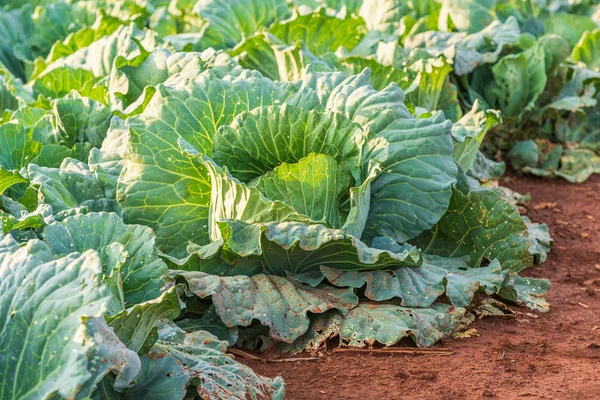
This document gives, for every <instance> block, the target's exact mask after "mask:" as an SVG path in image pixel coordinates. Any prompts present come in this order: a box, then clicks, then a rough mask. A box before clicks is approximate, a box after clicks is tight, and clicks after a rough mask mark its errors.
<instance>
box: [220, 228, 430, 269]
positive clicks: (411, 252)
mask: <svg viewBox="0 0 600 400" xmlns="http://www.w3.org/2000/svg"><path fill="white" fill-rule="evenodd" d="M219 228H220V229H221V233H222V236H223V241H224V246H225V249H226V250H227V251H228V252H233V253H234V254H235V255H236V257H251V258H253V259H257V260H259V261H260V262H261V263H262V265H263V268H264V269H265V270H266V271H267V272H268V273H269V274H276V275H283V274H285V273H291V274H303V273H306V272H311V271H318V270H319V268H320V267H321V266H328V267H331V268H336V269H340V270H344V271H352V270H368V269H380V268H385V267H389V268H392V267H396V266H417V265H420V264H421V261H422V260H421V255H420V253H419V251H418V250H417V249H416V248H414V247H412V246H410V245H402V246H400V245H397V244H395V243H393V242H392V241H391V239H389V238H380V239H377V240H374V241H373V246H374V247H369V246H367V245H366V244H365V243H363V242H361V241H360V240H359V239H357V238H355V237H354V236H352V235H348V234H346V233H344V232H343V231H341V230H339V229H331V228H326V227H325V226H323V225H307V224H305V223H301V222H282V223H281V222H271V223H266V224H249V223H246V222H242V221H234V220H225V221H222V222H219Z"/></svg>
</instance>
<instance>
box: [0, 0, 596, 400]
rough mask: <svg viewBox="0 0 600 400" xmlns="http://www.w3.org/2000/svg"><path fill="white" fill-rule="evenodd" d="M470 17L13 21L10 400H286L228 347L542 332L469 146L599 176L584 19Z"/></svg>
mask: <svg viewBox="0 0 600 400" xmlns="http://www.w3.org/2000/svg"><path fill="white" fill-rule="evenodd" d="M483 3H485V4H484V5H482V4H483ZM483 3H482V2H474V1H444V2H441V3H438V2H434V1H423V2H410V1H391V0H380V1H377V0H364V1H360V0H357V1H350V0H347V1H333V0H332V1H323V2H318V1H310V0H307V1H296V2H295V3H294V4H290V3H287V2H285V1H283V0H219V1H216V0H215V1H210V0H203V1H198V2H196V1H171V2H169V1H160V0H154V1H148V2H141V1H133V0H103V1H72V2H60V1H58V2H48V1H29V2H27V4H24V5H23V4H22V2H20V1H10V0H8V1H5V2H4V3H3V4H6V5H5V8H4V9H3V10H2V11H0V109H1V110H2V114H0V327H1V329H0V398H2V399H38V398H44V399H45V398H89V397H91V398H93V399H138V398H147V399H164V398H169V399H170V398H173V399H177V398H180V399H183V398H190V399H192V398H198V397H199V398H205V399H213V398H214V399H221V398H236V399H248V398H254V399H258V398H265V397H271V398H283V397H284V391H285V388H284V384H283V381H282V380H281V378H275V379H269V378H264V377H261V376H258V375H256V374H255V373H254V372H253V371H252V370H251V369H249V368H248V367H246V366H244V365H242V364H240V363H238V362H237V361H236V360H235V359H234V358H233V357H232V356H230V355H229V354H227V348H228V347H231V346H239V347H242V348H245V349H250V350H265V349H267V348H269V347H271V346H279V347H280V349H281V350H282V351H284V352H299V351H303V350H310V351H316V350H320V349H323V348H324V347H325V346H327V343H328V341H329V340H330V339H333V338H337V340H338V342H339V345H340V346H355V347H363V346H371V345H373V344H375V343H380V344H383V345H386V346H390V345H394V344H396V343H398V342H399V341H400V340H402V339H403V338H407V337H408V338H410V339H412V340H413V341H414V343H415V344H416V345H417V346H420V347H428V346H431V345H433V344H434V343H436V342H437V341H438V340H440V339H442V338H444V337H448V336H451V335H453V334H454V333H456V332H458V331H460V330H462V329H464V327H465V326H467V325H468V324H469V323H470V322H472V321H473V320H474V319H475V318H478V317H482V316H486V315H499V314H502V313H503V312H506V307H505V306H504V304H503V303H502V302H501V300H505V301H508V302H511V303H517V304H520V305H524V306H527V307H530V308H532V309H536V310H540V311H547V310H548V307H549V306H548V304H547V303H546V302H545V301H544V299H543V296H544V294H545V293H546V291H547V290H548V288H549V282H548V281H546V280H540V279H532V278H524V277H521V276H520V275H519V273H520V272H521V271H523V270H524V269H526V268H527V267H530V266H531V265H532V264H534V263H541V262H543V261H544V260H545V259H546V255H547V253H548V251H549V250H550V245H551V243H552V241H551V239H550V237H549V235H548V230H547V227H546V226H545V225H543V224H542V225H541V224H537V223H531V222H530V221H529V220H528V219H527V218H526V217H522V216H521V215H520V212H519V210H520V209H522V207H523V206H524V205H526V203H527V198H526V196H521V195H520V194H518V193H515V192H512V191H510V190H509V189H506V188H503V187H501V186H499V185H498V179H499V178H500V177H501V176H502V174H503V173H504V164H503V163H501V162H495V161H493V160H492V159H490V158H488V157H486V156H485V155H484V153H483V152H481V151H480V147H481V146H482V144H483V148H484V149H485V150H487V151H490V149H491V151H496V150H498V149H500V150H501V149H502V148H503V147H502V146H506V145H507V144H510V143H511V142H514V141H516V140H518V139H519V137H518V135H527V136H526V137H527V138H528V140H529V141H527V142H520V143H518V144H517V145H516V146H514V147H513V148H512V150H511V155H512V158H511V160H512V163H513V165H514V166H522V167H523V169H524V170H527V171H531V172H534V173H540V174H544V175H552V176H555V175H556V176H564V177H567V178H568V179H573V180H576V181H577V180H582V179H585V178H586V177H587V176H589V174H588V172H589V173H592V172H593V169H594V168H596V167H594V165H595V164H594V163H593V162H592V161H591V160H592V159H593V158H594V157H596V156H595V153H594V148H592V147H590V146H591V145H590V144H593V143H594V133H593V132H594V131H593V111H590V109H592V108H593V107H595V105H596V98H595V89H594V85H595V83H596V81H595V79H596V75H595V74H596V73H595V71H596V69H597V65H596V64H598V65H600V64H599V63H600V61H598V60H597V59H596V58H595V52H594V49H595V47H594V46H596V44H595V43H596V42H595V40H596V39H595V38H596V37H598V35H597V34H596V33H595V32H596V31H595V23H594V22H593V19H592V18H590V17H588V16H587V15H590V14H591V13H592V12H593V10H594V6H593V5H592V4H587V3H584V2H582V3H581V4H579V3H578V4H576V5H573V4H568V5H567V4H562V3H561V2H552V3H551V4H547V5H545V6H540V5H539V4H537V3H535V2H531V3H528V2H514V4H513V2H510V1H506V2H503V1H498V2H494V1H489V2H483ZM488 3H489V4H488ZM571 3H572V2H571ZM565 11H570V12H571V13H570V14H566V13H565ZM571 18H574V20H576V21H578V22H577V23H572V21H570V19H571ZM567 20H568V21H567ZM565 21H566V22H565ZM590 24H594V26H590ZM571 30H572V31H571ZM580 37H581V39H580ZM565 124H567V125H568V127H569V128H566V127H565ZM573 124H580V125H577V126H578V127H579V128H577V129H578V130H577V132H579V133H578V134H577V135H579V136H577V140H574V139H573V137H571V136H569V137H568V138H567V137H562V136H560V135H559V134H558V132H562V131H561V130H560V129H562V128H561V127H563V128H564V129H568V132H572V130H571V129H574V128H573ZM533 131H535V133H531V132H533ZM545 134H547V135H546V136H544V135H545ZM486 137H487V138H486ZM563 139H564V141H563ZM550 140H552V142H551V141H550ZM557 141H563V143H566V144H565V145H563V146H561V145H558V144H554V143H555V142H557ZM575 143H576V144H575ZM567 144H568V145H567ZM528 146H529V147H534V148H535V149H536V151H538V152H539V155H537V156H536V159H535V163H534V162H532V161H531V153H530V150H531V149H530V148H529V147H528ZM544 146H547V147H548V148H551V154H552V157H554V158H552V160H553V162H555V164H552V165H550V164H548V162H547V159H546V158H544V157H546V154H547V153H546V150H547V147H544ZM556 149H559V150H556ZM523 151H525V153H523ZM548 157H550V156H548ZM577 157H579V158H577ZM574 158H577V161H573V163H571V164H569V162H568V161H566V160H570V159H574ZM538 162H542V163H544V165H542V166H540V165H538V164H536V163H538ZM580 163H584V164H585V166H586V168H588V169H590V170H589V171H588V169H586V170H585V171H582V170H581V168H580V166H581V164H580Z"/></svg>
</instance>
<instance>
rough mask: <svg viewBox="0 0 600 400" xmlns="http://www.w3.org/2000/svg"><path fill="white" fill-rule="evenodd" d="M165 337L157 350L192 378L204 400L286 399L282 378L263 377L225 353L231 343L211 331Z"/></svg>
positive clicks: (179, 332)
mask: <svg viewBox="0 0 600 400" xmlns="http://www.w3.org/2000/svg"><path fill="white" fill-rule="evenodd" d="M172 331H175V333H173V332H168V333H166V334H165V333H163V334H161V340H159V342H158V343H157V344H156V346H155V349H156V351H157V352H159V353H163V354H168V356H169V357H172V358H173V359H175V361H177V363H178V364H180V365H181V366H182V367H183V370H184V372H185V373H186V374H187V375H188V376H189V377H190V378H191V382H192V383H191V385H192V386H193V387H195V389H196V393H197V395H198V396H199V397H200V398H208V399H213V398H215V399H233V400H248V399H251V400H258V399H264V398H271V399H274V400H283V398H284V394H285V386H284V384H283V380H282V379H281V378H279V377H277V378H275V379H269V378H263V377H261V376H259V375H256V374H255V373H254V372H253V371H252V370H251V369H250V368H249V367H247V366H245V365H243V364H240V363H238V362H237V361H235V360H234V359H233V357H232V356H230V355H228V354H225V351H226V350H227V342H222V341H219V340H218V339H217V338H216V337H215V336H213V335H211V334H210V333H208V332H204V331H196V332H193V333H189V334H185V335H184V334H183V332H181V330H179V331H177V330H175V329H173V330H172Z"/></svg>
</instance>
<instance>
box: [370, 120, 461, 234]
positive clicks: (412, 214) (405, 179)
mask: <svg viewBox="0 0 600 400" xmlns="http://www.w3.org/2000/svg"><path fill="white" fill-rule="evenodd" d="M451 126H452V123H451V121H450V120H446V119H445V118H444V115H443V113H436V114H435V115H434V116H432V117H431V118H422V119H400V120H397V121H395V122H394V123H392V124H391V125H390V126H388V127H387V128H386V129H385V130H384V131H383V132H380V133H379V134H378V135H377V137H375V138H374V139H372V140H371V141H369V142H368V143H367V150H366V154H365V156H364V160H365V162H364V164H363V165H366V164H367V161H368V162H369V163H377V164H379V165H380V166H381V169H382V173H381V174H380V175H379V176H378V177H377V178H376V179H375V180H374V181H373V183H372V184H371V205H370V213H369V218H368V220H367V226H366V228H365V233H364V235H365V236H367V237H376V236H390V237H391V238H392V239H394V240H396V241H398V242H404V241H407V240H409V239H412V238H414V237H416V236H418V235H419V234H420V233H422V232H423V231H425V230H427V229H430V228H431V227H432V226H433V225H435V224H436V223H437V222H438V221H439V219H440V218H441V217H442V215H443V214H444V212H445V211H446V209H447V208H448V203H449V201H450V197H451V195H452V186H453V185H454V184H455V183H456V174H457V172H458V171H457V168H456V164H455V163H454V160H453V158H452V139H451V136H450V129H451ZM363 169H364V167H363Z"/></svg>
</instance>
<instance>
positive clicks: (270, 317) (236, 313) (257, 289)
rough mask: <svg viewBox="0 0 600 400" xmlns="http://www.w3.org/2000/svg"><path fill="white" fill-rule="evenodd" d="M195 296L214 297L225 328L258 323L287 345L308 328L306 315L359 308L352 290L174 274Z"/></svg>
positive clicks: (264, 278) (260, 278)
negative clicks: (254, 321) (253, 322)
mask: <svg viewBox="0 0 600 400" xmlns="http://www.w3.org/2000/svg"><path fill="white" fill-rule="evenodd" d="M172 274H173V275H174V276H175V278H176V279H179V280H182V281H183V282H186V283H187V285H188V289H189V291H190V292H192V293H193V294H195V295H197V296H199V297H201V298H204V297H209V296H210V297H212V302H213V304H214V305H215V310H216V312H217V314H218V315H219V316H220V317H221V320H223V322H224V323H225V325H227V326H229V327H232V326H248V325H250V323H251V322H252V321H253V320H254V319H256V320H258V321H260V322H261V323H262V324H263V325H265V326H267V327H269V328H270V335H271V337H273V338H275V339H276V340H279V341H284V342H287V343H291V342H293V341H294V340H295V339H296V338H298V337H299V336H301V335H303V334H304V333H305V332H306V330H307V329H308V326H309V319H308V317H307V313H308V312H311V313H322V312H325V311H327V310H330V309H334V308H335V309H338V310H340V311H341V312H342V313H344V314H345V313H347V312H348V311H349V310H351V309H352V308H354V307H355V306H356V305H357V304H358V297H356V295H355V294H354V291H353V290H352V289H335V288H332V287H331V286H327V285H321V286H317V287H316V288H313V287H311V286H308V285H303V284H301V283H298V282H296V281H294V280H291V279H289V278H284V277H280V276H274V275H264V274H258V275H254V276H252V277H248V276H244V275H238V276H224V277H219V276H216V275H209V274H206V273H203V272H185V271H173V272H172Z"/></svg>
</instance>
